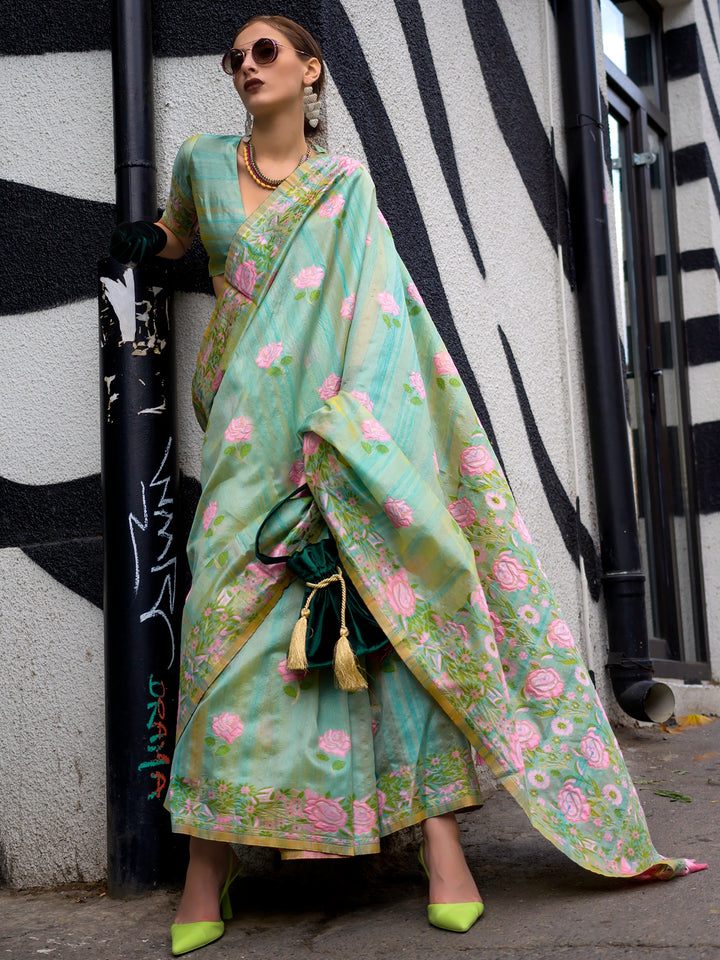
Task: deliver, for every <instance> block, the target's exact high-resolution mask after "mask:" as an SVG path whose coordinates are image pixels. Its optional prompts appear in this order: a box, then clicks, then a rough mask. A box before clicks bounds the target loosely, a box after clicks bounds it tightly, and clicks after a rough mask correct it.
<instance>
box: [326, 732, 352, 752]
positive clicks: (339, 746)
mask: <svg viewBox="0 0 720 960" xmlns="http://www.w3.org/2000/svg"><path fill="white" fill-rule="evenodd" d="M318 746H319V747H320V749H321V750H322V751H323V753H332V754H334V755H335V756H336V757H344V756H345V754H346V753H347V752H348V750H349V749H350V737H349V736H348V735H347V734H346V733H345V731H344V730H326V731H325V733H323V734H322V736H321V737H320V738H319V740H318Z"/></svg>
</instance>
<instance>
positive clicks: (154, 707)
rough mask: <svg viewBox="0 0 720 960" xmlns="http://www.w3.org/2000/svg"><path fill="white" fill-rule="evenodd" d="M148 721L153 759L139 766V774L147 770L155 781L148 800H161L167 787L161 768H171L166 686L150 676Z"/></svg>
mask: <svg viewBox="0 0 720 960" xmlns="http://www.w3.org/2000/svg"><path fill="white" fill-rule="evenodd" d="M148 692H149V694H150V700H149V701H148V705H147V709H148V721H147V729H148V730H149V731H151V733H150V736H149V738H148V742H147V745H146V747H145V749H146V750H147V752H148V753H149V754H151V757H150V758H149V759H148V760H143V762H142V763H140V764H138V772H139V771H142V770H147V771H148V772H149V777H150V779H151V780H153V781H154V789H153V790H152V791H151V792H150V793H149V794H148V795H147V798H148V800H159V799H161V798H162V796H163V791H164V790H165V787H166V786H167V772H168V771H167V770H162V769H160V768H161V767H164V768H169V766H170V757H169V755H168V754H169V752H170V749H169V747H168V746H167V741H168V729H167V727H166V725H165V684H164V683H163V681H162V680H155V679H154V678H153V675H152V674H150V677H149V678H148Z"/></svg>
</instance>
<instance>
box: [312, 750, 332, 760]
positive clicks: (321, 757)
mask: <svg viewBox="0 0 720 960" xmlns="http://www.w3.org/2000/svg"><path fill="white" fill-rule="evenodd" d="M315 756H316V757H317V758H318V760H329V759H330V757H329V756H328V755H327V754H326V753H321V752H320V751H318V752H317V753H316V754H315Z"/></svg>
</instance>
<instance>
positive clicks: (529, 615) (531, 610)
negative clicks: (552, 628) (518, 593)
mask: <svg viewBox="0 0 720 960" xmlns="http://www.w3.org/2000/svg"><path fill="white" fill-rule="evenodd" d="M518 616H519V617H520V618H521V619H522V620H524V621H525V622H526V623H532V624H535V623H539V621H540V614H539V613H538V612H537V610H536V609H535V607H533V606H532V604H530V603H525V604H523V606H522V607H520V609H519V610H518Z"/></svg>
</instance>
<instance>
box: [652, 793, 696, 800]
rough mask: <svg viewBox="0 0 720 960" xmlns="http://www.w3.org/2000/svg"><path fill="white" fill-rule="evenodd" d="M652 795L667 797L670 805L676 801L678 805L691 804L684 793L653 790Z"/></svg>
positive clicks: (690, 798) (689, 798)
mask: <svg viewBox="0 0 720 960" xmlns="http://www.w3.org/2000/svg"><path fill="white" fill-rule="evenodd" d="M653 793H654V794H655V796H656V797H667V798H668V799H669V800H670V803H675V801H676V800H677V801H679V802H680V803H692V797H688V796H686V795H685V794H684V793H676V792H675V790H653Z"/></svg>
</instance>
